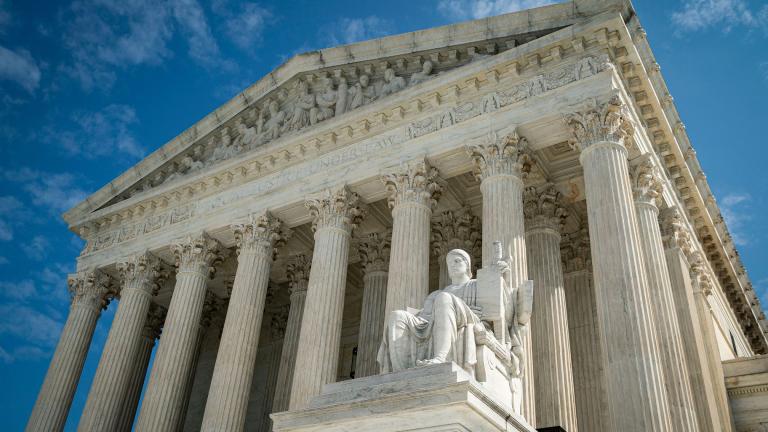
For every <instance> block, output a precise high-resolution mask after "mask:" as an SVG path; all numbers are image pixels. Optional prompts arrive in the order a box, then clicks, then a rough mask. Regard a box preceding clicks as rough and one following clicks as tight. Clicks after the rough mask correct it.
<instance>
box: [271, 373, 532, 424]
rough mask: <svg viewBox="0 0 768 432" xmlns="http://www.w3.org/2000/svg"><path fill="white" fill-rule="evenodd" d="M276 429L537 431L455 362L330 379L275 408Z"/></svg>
mask: <svg viewBox="0 0 768 432" xmlns="http://www.w3.org/2000/svg"><path fill="white" fill-rule="evenodd" d="M272 420H273V431H275V432H288V431H291V432H294V431H295V432H299V431H300V432H309V431H326V432H329V431H338V432H341V431H344V432H348V431H369V430H375V431H377V432H398V431H438V430H439V431H445V430H452V431H521V432H522V431H524V432H535V429H533V428H532V427H531V426H530V425H528V423H527V422H526V421H525V420H524V419H523V418H522V417H520V416H519V415H517V414H514V413H513V412H512V408H511V407H510V406H509V401H507V400H499V399H498V397H497V396H496V395H495V394H494V393H492V392H490V391H488V389H486V388H485V387H484V386H483V385H482V384H480V383H478V382H477V381H475V379H474V378H472V377H471V376H470V374H468V373H467V372H466V371H464V370H463V369H462V368H461V367H459V366H458V365H457V364H455V363H445V364H439V365H432V366H424V367H418V368H414V369H408V370H404V371H401V372H395V373H390V374H385V375H376V376H370V377H365V378H358V379H355V380H349V381H342V382H338V383H333V384H328V385H326V386H325V387H323V392H322V393H321V394H320V395H319V396H316V397H315V398H314V399H312V401H311V402H310V404H309V406H308V407H306V408H304V409H301V410H295V411H285V412H280V413H275V414H272Z"/></svg>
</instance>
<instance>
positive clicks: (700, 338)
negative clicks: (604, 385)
mask: <svg viewBox="0 0 768 432" xmlns="http://www.w3.org/2000/svg"><path fill="white" fill-rule="evenodd" d="M670 243H671V244H670V245H669V246H668V247H667V250H666V259H667V267H668V269H669V275H670V280H671V283H672V289H673V293H674V298H675V305H676V306H677V307H676V312H677V318H678V322H679V324H680V331H681V333H682V335H683V336H682V339H681V340H682V342H683V344H684V350H683V352H684V353H685V355H686V358H687V360H688V376H689V379H690V382H691V387H692V389H693V397H694V402H695V404H696V415H697V418H698V424H699V428H700V430H701V431H702V432H714V431H718V430H719V428H720V415H719V412H718V408H717V402H716V399H715V390H714V383H713V382H712V381H711V380H710V379H709V377H710V371H709V370H710V367H709V362H708V360H707V349H708V348H707V346H706V344H705V342H704V340H705V339H704V334H703V329H702V326H701V325H700V322H701V321H700V318H699V312H698V308H697V306H696V300H695V298H694V295H693V288H692V286H691V279H690V275H689V271H688V267H689V265H688V260H687V259H686V254H685V252H684V251H683V249H681V248H680V247H679V246H678V245H677V242H676V241H674V240H671V241H670Z"/></svg>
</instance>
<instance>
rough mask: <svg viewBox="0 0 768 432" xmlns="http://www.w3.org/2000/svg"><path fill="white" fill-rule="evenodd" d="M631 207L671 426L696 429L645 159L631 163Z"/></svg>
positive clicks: (653, 183)
mask: <svg viewBox="0 0 768 432" xmlns="http://www.w3.org/2000/svg"><path fill="white" fill-rule="evenodd" d="M634 186H635V191H634V193H635V208H636V210H637V219H638V225H639V228H640V240H641V242H642V246H643V252H644V256H645V265H646V271H647V276H648V288H649V293H650V298H651V299H653V300H652V301H651V305H652V306H653V316H654V317H655V318H656V319H655V324H656V333H657V335H658V342H659V349H660V353H661V362H662V363H661V364H662V367H663V373H664V378H665V382H666V392H667V400H668V401H669V408H670V415H671V418H672V427H673V429H674V430H675V431H698V430H699V426H698V421H697V419H696V413H695V409H694V402H693V393H692V389H691V381H690V379H689V376H688V363H687V361H686V359H685V354H684V352H683V338H682V335H681V332H680V326H679V325H678V320H677V315H676V313H675V299H674V296H673V294H672V282H671V281H670V278H669V269H668V268H667V262H666V259H665V256H664V245H663V243H662V239H661V230H660V229H659V209H658V207H656V203H655V200H656V197H657V196H658V195H659V194H660V193H661V185H660V178H659V177H658V173H657V172H656V169H655V168H654V166H653V165H652V164H651V163H650V160H649V159H645V160H644V162H641V163H640V164H638V165H637V166H636V167H635V173H634Z"/></svg>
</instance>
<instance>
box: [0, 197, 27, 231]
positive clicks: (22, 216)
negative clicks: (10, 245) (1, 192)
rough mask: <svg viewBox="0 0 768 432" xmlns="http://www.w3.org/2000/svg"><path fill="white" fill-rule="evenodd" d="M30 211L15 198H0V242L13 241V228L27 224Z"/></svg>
mask: <svg viewBox="0 0 768 432" xmlns="http://www.w3.org/2000/svg"><path fill="white" fill-rule="evenodd" d="M31 216H32V215H31V213H30V211H29V210H28V209H27V208H26V206H25V205H24V204H23V203H22V202H21V201H20V200H19V199H18V198H16V197H14V196H11V195H7V196H0V240H2V241H8V240H13V233H14V226H16V225H19V224H22V223H24V222H27V221H29V220H30V218H31Z"/></svg>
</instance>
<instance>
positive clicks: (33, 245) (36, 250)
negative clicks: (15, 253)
mask: <svg viewBox="0 0 768 432" xmlns="http://www.w3.org/2000/svg"><path fill="white" fill-rule="evenodd" d="M50 249H51V243H50V242H49V241H48V239H47V238H46V237H45V236H42V235H36V236H34V237H32V240H30V241H28V242H25V243H23V244H22V245H21V250H22V251H24V254H25V255H26V256H27V257H28V258H29V259H32V260H35V261H42V260H44V259H45V258H46V257H47V256H48V253H49V252H50Z"/></svg>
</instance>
